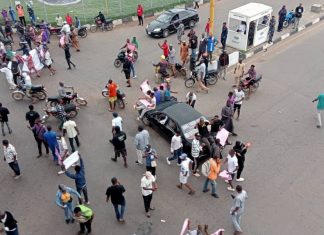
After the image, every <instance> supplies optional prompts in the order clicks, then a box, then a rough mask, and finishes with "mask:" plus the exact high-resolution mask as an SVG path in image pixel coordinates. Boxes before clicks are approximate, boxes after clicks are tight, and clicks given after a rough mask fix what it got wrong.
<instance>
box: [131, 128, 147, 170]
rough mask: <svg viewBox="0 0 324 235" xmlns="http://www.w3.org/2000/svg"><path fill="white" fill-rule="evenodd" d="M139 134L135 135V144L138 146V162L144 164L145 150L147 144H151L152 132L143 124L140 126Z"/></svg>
mask: <svg viewBox="0 0 324 235" xmlns="http://www.w3.org/2000/svg"><path fill="white" fill-rule="evenodd" d="M137 131H138V132H137V134H136V135H135V139H134V145H135V148H136V155H137V160H136V161H135V162H136V164H141V165H142V164H143V155H144V150H145V147H146V146H147V145H149V144H150V134H149V132H148V131H147V130H144V128H143V126H141V125H140V126H138V128H137Z"/></svg>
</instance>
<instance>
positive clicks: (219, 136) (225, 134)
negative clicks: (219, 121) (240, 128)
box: [216, 128, 229, 146]
mask: <svg viewBox="0 0 324 235" xmlns="http://www.w3.org/2000/svg"><path fill="white" fill-rule="evenodd" d="M228 136H229V132H228V131H227V130H226V129H225V128H222V129H221V130H220V131H219V132H217V135H216V139H219V142H220V144H221V145H222V146H225V144H226V140H227V138H228Z"/></svg>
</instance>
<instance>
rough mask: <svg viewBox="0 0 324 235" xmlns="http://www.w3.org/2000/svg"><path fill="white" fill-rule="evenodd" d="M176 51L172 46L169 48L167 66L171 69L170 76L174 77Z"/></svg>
mask: <svg viewBox="0 0 324 235" xmlns="http://www.w3.org/2000/svg"><path fill="white" fill-rule="evenodd" d="M175 57H176V51H175V49H174V47H173V45H172V44H170V46H169V61H168V62H169V66H170V67H171V75H172V76H174V77H176V69H175V64H176V58H175Z"/></svg>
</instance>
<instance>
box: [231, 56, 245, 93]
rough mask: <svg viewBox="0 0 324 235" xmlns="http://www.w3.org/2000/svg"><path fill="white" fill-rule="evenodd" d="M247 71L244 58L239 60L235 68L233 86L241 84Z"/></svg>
mask: <svg viewBox="0 0 324 235" xmlns="http://www.w3.org/2000/svg"><path fill="white" fill-rule="evenodd" d="M244 72H245V64H244V63H243V60H242V59H240V60H239V62H238V63H237V64H236V66H235V69H234V84H233V87H238V86H239V85H240V81H241V80H242V78H243V75H244Z"/></svg>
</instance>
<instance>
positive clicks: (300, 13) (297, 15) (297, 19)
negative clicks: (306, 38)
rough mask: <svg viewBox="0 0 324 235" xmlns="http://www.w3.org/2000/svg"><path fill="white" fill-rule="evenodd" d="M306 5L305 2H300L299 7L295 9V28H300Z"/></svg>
mask: <svg viewBox="0 0 324 235" xmlns="http://www.w3.org/2000/svg"><path fill="white" fill-rule="evenodd" d="M303 13H304V7H303V4H301V3H300V4H299V6H298V7H296V9H295V21H294V27H293V29H298V26H299V22H300V19H301V18H302V17H303Z"/></svg>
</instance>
